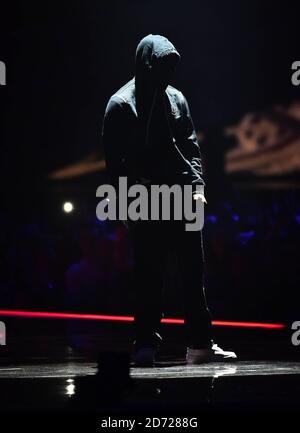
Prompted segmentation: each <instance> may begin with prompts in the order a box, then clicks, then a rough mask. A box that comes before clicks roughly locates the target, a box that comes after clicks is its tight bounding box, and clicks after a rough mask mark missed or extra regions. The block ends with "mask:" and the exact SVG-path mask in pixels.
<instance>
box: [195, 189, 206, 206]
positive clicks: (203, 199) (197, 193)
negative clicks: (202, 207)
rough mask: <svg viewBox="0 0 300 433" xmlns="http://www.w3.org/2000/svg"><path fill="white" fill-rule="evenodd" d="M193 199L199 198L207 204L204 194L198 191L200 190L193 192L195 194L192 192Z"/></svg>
mask: <svg viewBox="0 0 300 433" xmlns="http://www.w3.org/2000/svg"><path fill="white" fill-rule="evenodd" d="M193 199H194V200H201V201H202V203H205V204H207V201H206V198H205V197H204V194H202V193H200V192H195V194H193Z"/></svg>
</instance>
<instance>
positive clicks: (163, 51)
mask: <svg viewBox="0 0 300 433" xmlns="http://www.w3.org/2000/svg"><path fill="white" fill-rule="evenodd" d="M179 60H180V55H179V53H178V51H177V50H176V48H175V47H174V45H173V44H172V43H171V42H170V41H169V40H168V39H167V38H166V37H164V36H161V35H152V34H149V35H148V36H145V37H144V38H143V39H142V40H141V41H140V42H139V44H138V46H137V49H136V56H135V83H136V90H138V91H141V92H143V90H144V92H145V93H147V91H148V92H150V93H151V91H152V90H155V89H156V90H165V88H166V87H167V86H168V84H169V83H170V80H171V79H172V76H173V74H174V72H175V68H176V66H177V64H178V63H179Z"/></svg>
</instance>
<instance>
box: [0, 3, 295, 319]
mask: <svg viewBox="0 0 300 433" xmlns="http://www.w3.org/2000/svg"><path fill="white" fill-rule="evenodd" d="M299 9H300V7H299V6H297V5H296V2H287V1H282V2H274V1H272V2H271V1H270V2H269V1H259V0H252V1H226V2H225V1H222V0H219V1H217V0H203V1H201V2H198V1H195V2H194V1H185V2H176V1H153V0H152V1H140V0H131V1H124V0H123V1H117V0H106V1H99V0H98V1H68V2H66V1H60V2H55V1H51V2H50V1H43V2H30V1H26V2H19V3H17V2H7V4H5V5H1V13H0V60H2V61H4V62H5V63H6V67H7V85H6V86H1V87H0V110H1V117H0V122H1V124H0V125H1V129H0V137H1V161H0V164H1V165H0V185H1V203H0V213H1V221H2V240H1V242H2V253H1V254H2V258H1V260H2V262H1V263H2V265H1V266H2V269H3V272H2V277H1V278H2V283H1V284H2V286H1V287H2V288H3V290H4V292H5V293H6V294H7V293H12V292H13V290H21V291H22V296H21V297H20V296H15V294H14V295H13V296H12V295H7V296H6V298H5V299H6V301H5V302H6V305H7V306H9V307H22V306H23V307H26V306H28V305H30V306H31V307H32V308H39V307H40V306H41V304H42V305H43V306H44V307H45V305H47V306H49V308H51V306H52V307H53V308H54V307H55V308H60V309H63V308H64V307H65V306H66V305H67V304H68V301H66V299H67V298H68V296H66V294H65V292H64V290H65V289H64V278H65V277H64V273H65V272H66V270H67V269H68V267H69V266H70V265H71V264H72V263H74V262H76V261H77V260H80V257H81V255H82V247H80V245H79V243H78V242H79V240H78V238H77V237H76V236H77V235H76V233H79V231H80V230H81V229H82V224H83V221H82V220H83V219H86V218H88V220H89V221H90V219H91V218H93V217H94V209H95V206H96V204H97V201H96V198H95V190H96V187H97V186H98V185H99V184H100V183H101V182H104V181H105V180H107V178H106V175H105V173H104V174H103V173H100V172H99V173H94V174H91V175H87V176H82V177H80V178H76V179H71V180H66V181H65V182H64V181H59V182H58V181H57V182H54V181H49V179H48V178H47V176H48V174H49V173H51V172H53V171H54V170H56V169H58V168H60V167H64V166H66V165H69V164H72V163H73V162H76V161H78V160H80V159H81V158H84V157H85V156H87V155H89V154H90V153H91V152H94V151H95V152H96V153H97V155H98V156H99V158H100V157H101V155H102V154H103V150H102V143H101V136H100V132H101V124H102V118H103V114H104V110H105V106H106V103H107V101H108V98H109V97H110V95H111V94H112V93H114V92H115V91H116V90H117V89H118V88H119V87H120V86H121V85H123V84H124V83H125V82H127V81H128V80H129V79H130V78H132V76H133V75H134V56H135V49H136V46H137V43H138V42H139V40H140V39H141V38H142V37H144V36H145V35H147V34H149V33H153V34H156V33H158V34H163V35H165V36H166V37H167V38H169V39H170V40H171V41H172V42H173V43H174V45H175V47H176V48H177V49H178V51H179V53H180V54H181V57H182V61H181V64H180V66H179V68H178V72H177V76H176V80H175V82H174V85H175V87H178V88H179V89H180V90H182V91H183V93H184V94H185V96H186V97H187V99H188V101H189V104H190V108H191V112H192V116H193V120H194V123H195V127H196V129H197V131H201V132H202V133H204V135H205V137H206V139H205V141H204V143H203V146H202V147H201V151H202V154H203V158H204V161H205V170H206V179H207V184H208V186H207V188H208V189H207V191H208V192H207V198H208V202H209V205H208V208H207V217H208V220H207V225H206V227H207V228H206V233H207V234H206V236H207V242H206V245H207V246H206V248H207V266H208V270H207V275H208V283H207V285H208V288H211V291H210V293H211V295H210V296H211V297H212V301H213V302H214V305H215V307H214V308H215V311H216V313H217V314H218V315H219V317H218V318H220V319H221V318H226V317H227V318H229V319H232V318H236V319H240V320H241V319H246V318H248V319H252V320H255V319H260V320H264V319H265V320H266V319H268V318H269V319H272V320H277V321H280V320H281V321H283V320H284V321H286V322H287V321H289V320H296V319H297V317H294V315H295V314H296V313H295V311H297V304H295V302H294V300H295V297H296V299H297V296H298V291H297V287H299V285H298V283H299V277H298V272H297V266H298V265H297V263H298V259H297V254H298V243H297V242H298V239H299V222H300V217H299V212H300V209H299V192H298V191H299V189H298V183H297V182H296V181H295V182H292V183H289V184H287V185H286V186H285V187H284V188H282V187H281V188H280V189H276V187H272V188H271V189H270V188H268V189H266V190H259V192H257V191H256V190H253V189H252V187H251V186H250V187H249V188H248V187H246V188H245V187H244V188H240V186H239V185H236V183H235V182H234V181H231V180H230V179H229V178H228V177H226V176H225V175H224V170H223V156H224V152H225V150H226V145H225V144H224V141H223V139H222V135H223V130H224V128H225V127H227V126H229V125H232V124H235V123H237V122H238V121H239V119H240V118H241V117H242V116H243V115H244V114H245V113H247V112H249V111H257V110H262V109H266V108H268V107H270V106H272V105H274V104H288V103H290V102H292V101H294V100H296V99H299V88H297V87H294V86H292V84H291V64H292V62H293V61H295V60H299V59H300V52H299V32H300V29H299V24H298V19H299V12H300V10H299ZM64 200H71V201H73V202H74V203H75V206H76V211H75V212H74V214H72V215H68V216H66V215H63V212H62V210H61V206H62V203H63V201H64ZM235 223H236V224H235ZM89 224H90V223H89ZM91 224H92V226H93V224H96V223H91ZM214 224H217V227H216V226H214ZM234 224H235V225H234ZM233 225H234V227H233ZM32 227H34V228H32ZM79 227H81V228H80V230H79ZM29 228H30V230H31V231H30V230H29ZM28 230H29V232H30V234H29V235H28ZM32 230H33V232H34V233H35V234H34V235H33V234H32ZM72 230H73V231H72ZM101 230H102V229H101ZM108 231H109V235H107V234H106V235H105V236H107V237H108V238H109V239H112V238H113V239H115V237H114V236H115V228H114V227H112V228H109V230H108ZM24 232H25V233H26V235H25V238H26V239H27V240H26V242H29V243H30V245H31V246H32V242H33V243H34V245H35V247H34V248H37V249H38V248H39V247H36V242H37V244H39V245H40V243H41V242H42V244H43V242H46V245H47V248H48V245H49V242H50V244H51V248H52V249H51V252H53V255H54V257H55V260H58V259H57V257H58V256H60V255H61V256H63V258H60V259H59V260H60V261H59V265H57V263H56V262H55V263H56V265H55V266H56V268H55V269H56V270H55V272H54V274H55V276H54V277H51V278H50V277H49V279H50V280H51V281H52V282H51V287H54V289H53V290H54V292H51V294H50V295H49V296H48V295H47V296H48V297H49V298H50V299H51V302H50V303H49V302H48V301H47V302H46V301H42V300H44V295H43V292H42V289H40V288H39V287H37V290H38V291H39V290H40V292H39V296H37V297H35V296H33V295H32V296H31V295H29V294H28V297H29V298H30V296H31V298H30V301H28V302H27V295H26V290H27V289H26V287H27V286H28V287H31V285H30V282H28V281H27V282H26V284H27V286H26V284H25V283H24V278H25V277H23V276H22V278H18V275H21V274H22V272H24V270H23V271H20V263H19V262H18V260H19V261H22V259H20V258H19V259H18V260H17V259H16V258H15V257H17V256H18V254H19V256H18V257H23V256H22V254H21V255H20V253H18V254H17V252H16V251H19V249H20V248H21V247H20V245H19V244H20V243H21V245H22V248H23V250H25V251H26V248H27V246H28V244H26V242H25V241H24V239H23V238H22V236H23V237H24ZM87 232H88V233H89V239H91V236H92V235H91V233H94V232H93V228H91V225H89V228H88V229H87ZM252 232H254V234H253V233H252ZM16 233H17V235H16ZM20 233H21V234H20ZM106 233H107V232H106ZM251 233H252V234H251ZM216 234H218V235H216ZM26 236H27V237H26ZM28 236H29V238H30V240H29V241H28ZM103 236H104V235H103ZM105 236H104V237H105ZM109 236H111V237H109ZM122 236H123V235H122ZM124 236H125V237H126V235H124ZM218 236H219V237H218ZM32 237H33V238H34V239H35V240H34V241H32ZM20 239H21V240H20ZM36 239H38V241H37V240H36ZM41 239H42V241H41ZM45 239H47V241H45ZM66 239H67V240H66ZM270 239H271V240H270ZM268 242H269V243H268ZM43 245H44V244H43ZM22 248H21V249H22ZM43 248H44V246H43ZM45 248H46V247H45ZM47 248H46V249H47ZM105 248H106V247H105ZM24 254H26V253H24ZM47 254H48V253H47ZM49 254H50V253H49ZM51 254H52V253H51ZM64 254H65V255H64ZM125 255H126V254H125ZM12 257H13V258H12ZM51 257H52V256H51ZM55 260H54V261H55ZM126 260H127V259H126ZM17 262H18V264H16V263H17ZM51 266H52V265H51ZM57 266H58V268H59V269H58V270H57ZM128 266H129V268H130V266H131V265H128ZM130 269H131V268H130ZM236 269H238V270H239V272H238V273H236V274H234V272H236ZM49 272H50V271H49ZM112 272H113V271H112ZM128 272H129V271H128ZM33 273H34V272H33ZM129 274H130V272H129ZM16 275H17V277H16ZM129 279H130V278H129ZM16 280H18V281H17V282H16ZM7 281H9V283H8V282H7ZM11 281H13V282H11ZM20 281H22V283H20ZM22 284H24V287H25V288H24V289H21V286H20V285H22ZM47 284H48V283H47ZM49 284H50V283H49ZM113 284H114V283H113ZM128 285H130V284H129V283H128ZM11 287H14V289H11ZM28 290H29V289H28ZM51 290H52V289H51ZM29 292H30V290H29ZM29 292H28V293H29ZM53 293H54V294H53ZM45 296H46V295H45ZM47 296H46V298H45V299H48V298H47ZM125 298H126V296H125ZM20 299H21V301H20ZM119 308H120V310H122V303H121V305H120V307H119ZM99 309H101V306H100V307H99ZM111 309H112V310H113V305H112V307H111ZM174 311H175V312H176V308H175V310H174ZM220 316H222V317H220ZM229 316H230V317H229ZM298 319H299V317H298Z"/></svg>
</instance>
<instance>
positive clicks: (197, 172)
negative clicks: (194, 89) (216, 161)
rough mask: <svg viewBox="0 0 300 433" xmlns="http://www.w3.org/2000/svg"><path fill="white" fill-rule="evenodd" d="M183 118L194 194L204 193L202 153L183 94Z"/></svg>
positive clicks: (186, 152)
mask: <svg viewBox="0 0 300 433" xmlns="http://www.w3.org/2000/svg"><path fill="white" fill-rule="evenodd" d="M182 98H183V102H182V111H183V113H182V117H183V129H182V133H183V143H182V149H183V150H184V156H185V157H186V159H187V160H188V161H189V163H190V165H191V177H192V185H193V192H199V193H202V194H203V192H204V186H205V182H204V180H203V170H202V161H201V152H200V148H199V143H198V139H197V135H196V132H195V127H194V123H193V120H192V116H191V112H190V108H189V105H188V102H187V100H186V98H185V96H184V95H183V94H182Z"/></svg>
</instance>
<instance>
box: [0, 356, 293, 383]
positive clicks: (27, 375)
mask: <svg viewBox="0 0 300 433" xmlns="http://www.w3.org/2000/svg"><path fill="white" fill-rule="evenodd" d="M97 371H98V366H97V364H96V363H85V362H72V363H59V364H47V363H45V364H31V365H30V364H26V365H16V366H9V367H2V368H1V367H0V381H1V379H9V378H10V379H43V378H52V379H55V378H56V379H58V378H62V379H63V378H66V379H74V378H76V377H85V376H93V375H95V374H96V373H97ZM99 373H100V374H101V368H99ZM278 375H299V376H300V362H282V361H255V362H253V361H241V362H235V363H221V362H218V363H217V362H216V363H209V364H202V365H197V366H187V365H184V360H183V359H176V360H174V362H173V363H171V361H165V362H163V361H162V362H160V363H158V364H156V366H155V367H154V368H134V367H131V368H130V377H131V378H133V379H191V378H201V377H212V378H218V377H221V376H237V377H238V376H239V377H241V376H278ZM0 383H1V382H0Z"/></svg>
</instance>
